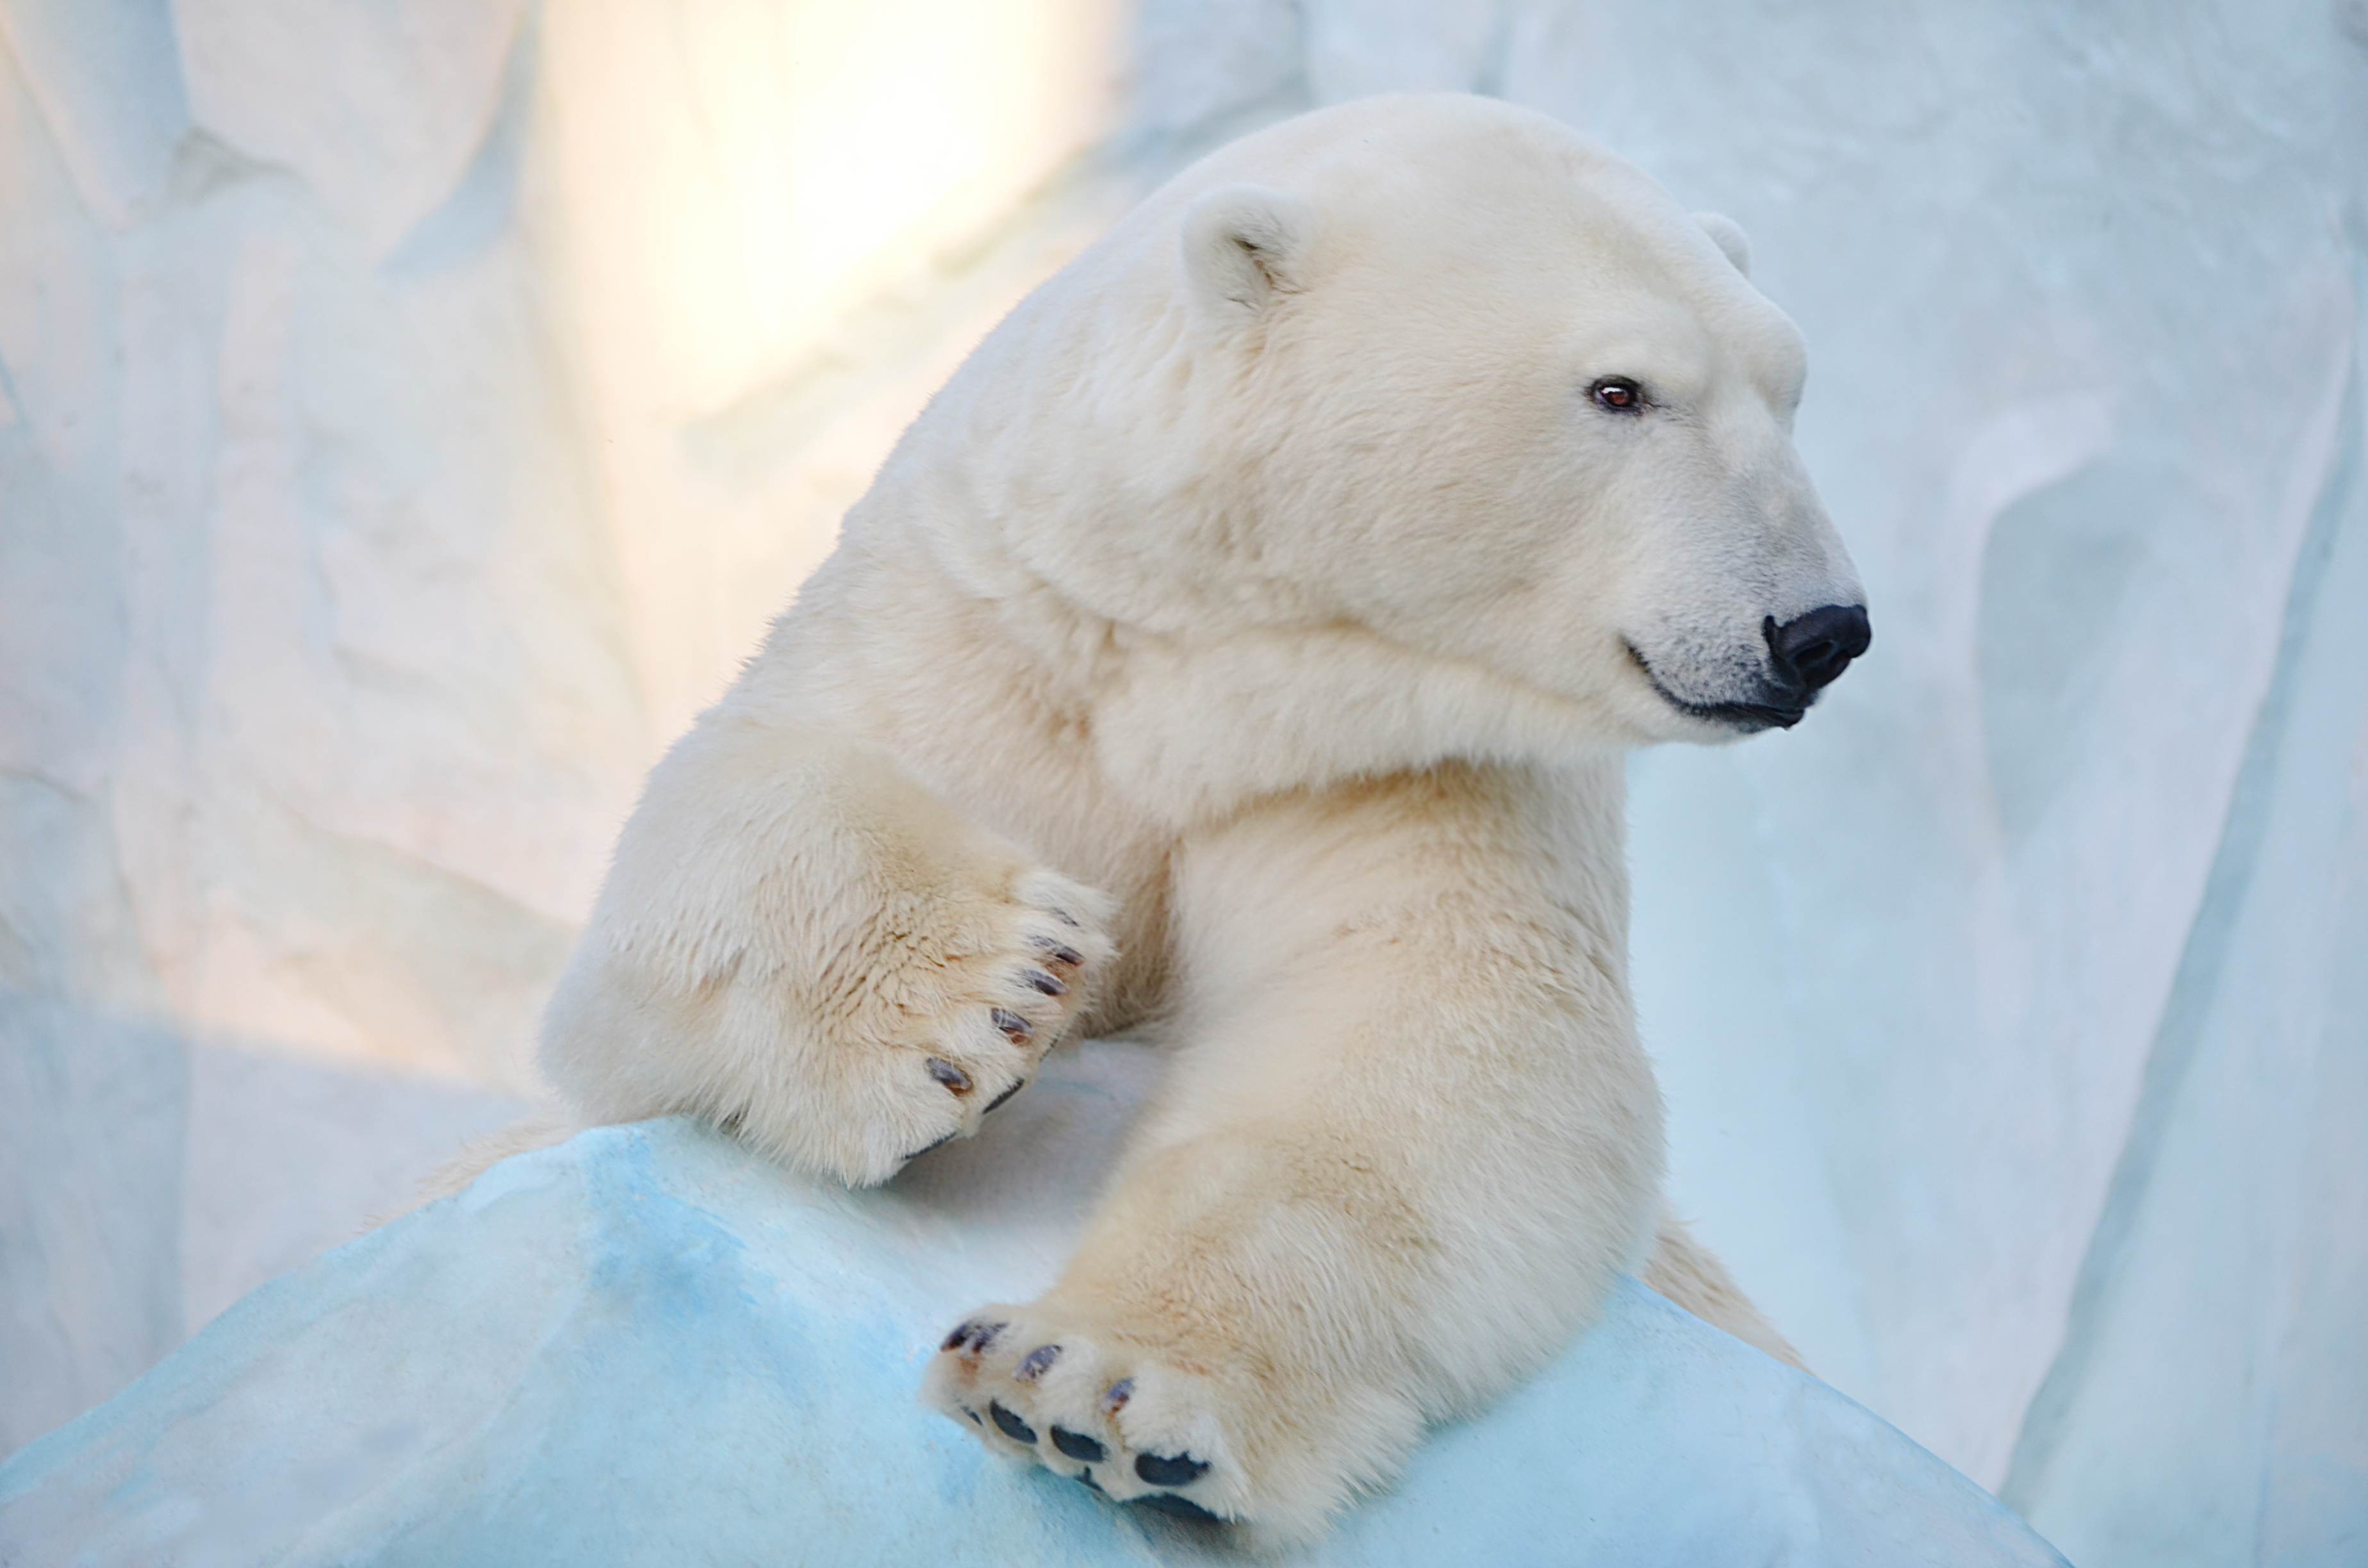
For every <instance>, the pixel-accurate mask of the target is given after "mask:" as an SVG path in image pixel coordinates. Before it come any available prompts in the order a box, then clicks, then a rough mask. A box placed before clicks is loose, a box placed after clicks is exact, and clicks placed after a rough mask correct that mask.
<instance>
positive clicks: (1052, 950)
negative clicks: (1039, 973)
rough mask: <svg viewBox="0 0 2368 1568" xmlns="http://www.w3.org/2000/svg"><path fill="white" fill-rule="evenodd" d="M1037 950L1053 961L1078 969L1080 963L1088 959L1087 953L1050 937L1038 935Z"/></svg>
mask: <svg viewBox="0 0 2368 1568" xmlns="http://www.w3.org/2000/svg"><path fill="white" fill-rule="evenodd" d="M1036 950H1037V951H1039V952H1041V953H1042V954H1043V955H1044V956H1045V957H1046V958H1048V959H1050V960H1053V962H1054V963H1060V964H1066V965H1068V966H1069V967H1070V968H1071V969H1076V967H1077V966H1078V965H1080V964H1082V963H1084V962H1085V961H1086V955H1085V954H1083V953H1081V952H1079V951H1077V949H1075V948H1073V947H1070V946H1069V945H1068V944H1067V943H1065V942H1056V941H1054V940H1053V938H1052V937H1037V938H1036Z"/></svg>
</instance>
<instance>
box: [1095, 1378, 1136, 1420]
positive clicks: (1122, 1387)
mask: <svg viewBox="0 0 2368 1568" xmlns="http://www.w3.org/2000/svg"><path fill="white" fill-rule="evenodd" d="M1133 1397H1134V1380H1133V1378H1121V1379H1120V1380H1119V1381H1116V1382H1114V1383H1112V1384H1110V1387H1108V1388H1106V1389H1104V1390H1102V1414H1103V1415H1117V1414H1118V1413H1119V1412H1120V1411H1121V1410H1123V1409H1125V1408H1126V1402H1127V1401H1128V1400H1130V1399H1133Z"/></svg>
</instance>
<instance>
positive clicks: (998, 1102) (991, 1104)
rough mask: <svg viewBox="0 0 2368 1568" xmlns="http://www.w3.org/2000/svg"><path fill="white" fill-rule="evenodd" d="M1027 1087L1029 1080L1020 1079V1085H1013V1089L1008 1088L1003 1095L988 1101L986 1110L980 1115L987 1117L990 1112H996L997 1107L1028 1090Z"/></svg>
mask: <svg viewBox="0 0 2368 1568" xmlns="http://www.w3.org/2000/svg"><path fill="white" fill-rule="evenodd" d="M1027 1086H1028V1080H1027V1079H1025V1078H1022V1079H1020V1080H1019V1082H1018V1083H1016V1084H1014V1085H1011V1087H1009V1088H1008V1089H1006V1090H1004V1091H1003V1093H1001V1094H999V1095H997V1096H995V1097H994V1098H993V1099H991V1100H989V1101H987V1102H986V1110H983V1111H980V1112H979V1113H978V1114H979V1115H981V1116H985V1115H986V1114H987V1113H988V1112H989V1111H992V1110H994V1109H995V1108H996V1107H997V1106H999V1105H1001V1104H1002V1103H1003V1102H1004V1101H1006V1100H1008V1099H1009V1098H1010V1097H1011V1096H1014V1095H1016V1094H1018V1093H1019V1091H1020V1090H1022V1089H1024V1088H1026V1087H1027Z"/></svg>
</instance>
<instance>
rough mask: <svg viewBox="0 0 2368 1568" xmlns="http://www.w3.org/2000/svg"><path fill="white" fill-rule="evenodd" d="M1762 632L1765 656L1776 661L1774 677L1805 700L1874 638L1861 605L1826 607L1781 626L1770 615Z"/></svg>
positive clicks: (1833, 676) (1848, 664) (1842, 668)
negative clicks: (1765, 643)
mask: <svg viewBox="0 0 2368 1568" xmlns="http://www.w3.org/2000/svg"><path fill="white" fill-rule="evenodd" d="M1761 631H1763V632H1764V634H1765V635H1766V636H1767V638H1768V656H1769V657H1770V658H1771V659H1773V660H1774V661H1775V662H1776V678H1777V679H1778V680H1780V681H1782V682H1784V683H1785V684H1786V685H1788V686H1792V687H1796V688H1798V690H1799V691H1800V693H1801V695H1802V696H1804V697H1806V696H1807V695H1808V694H1809V693H1811V692H1813V691H1816V690H1817V689H1818V688H1819V687H1826V686H1830V685H1832V684H1833V681H1834V678H1835V677H1836V676H1839V675H1840V674H1841V673H1842V671H1844V670H1846V669H1848V668H1849V667H1850V661H1851V660H1852V659H1855V658H1857V657H1858V656H1859V655H1860V654H1861V653H1865V652H1866V645H1867V644H1868V643H1869V642H1872V641H1873V639H1874V630H1873V627H1871V626H1869V625H1868V624H1867V619H1866V608H1865V607H1864V606H1863V605H1826V606H1823V607H1822V608H1817V609H1813V610H1811V611H1810V612H1809V613H1808V614H1806V615H1804V616H1802V617H1800V618H1799V619H1795V620H1788V621H1786V622H1785V623H1784V624H1783V625H1782V626H1779V625H1777V624H1776V618H1775V617H1774V616H1772V615H1771V616H1770V617H1769V618H1768V620H1767V624H1766V625H1765V626H1764V627H1762V628H1761Z"/></svg>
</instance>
